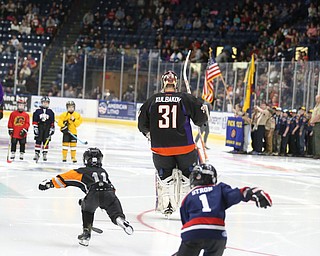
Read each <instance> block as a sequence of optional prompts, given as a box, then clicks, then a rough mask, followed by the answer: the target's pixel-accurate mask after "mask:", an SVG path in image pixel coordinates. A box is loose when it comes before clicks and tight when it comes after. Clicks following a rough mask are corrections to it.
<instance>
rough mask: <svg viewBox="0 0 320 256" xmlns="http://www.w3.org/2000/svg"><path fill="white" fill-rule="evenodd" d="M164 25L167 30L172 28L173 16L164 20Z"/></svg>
mask: <svg viewBox="0 0 320 256" xmlns="http://www.w3.org/2000/svg"><path fill="white" fill-rule="evenodd" d="M164 27H165V29H166V30H171V29H172V28H173V19H172V18H171V16H168V17H167V19H166V20H165V22H164Z"/></svg>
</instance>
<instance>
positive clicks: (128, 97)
mask: <svg viewBox="0 0 320 256" xmlns="http://www.w3.org/2000/svg"><path fill="white" fill-rule="evenodd" d="M122 100H123V101H127V102H134V88H133V85H129V86H128V88H127V90H126V92H125V93H124V94H123V96H122Z"/></svg>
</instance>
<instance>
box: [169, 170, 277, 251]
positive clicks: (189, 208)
mask: <svg viewBox="0 0 320 256" xmlns="http://www.w3.org/2000/svg"><path fill="white" fill-rule="evenodd" d="M189 179H190V186H191V188H192V190H191V191H190V192H189V193H188V194H187V196H186V197H185V198H184V200H183V201H182V204H181V208H180V215H181V221H182V224H183V226H182V230H181V238H182V242H181V245H180V248H179V251H178V252H177V254H175V255H176V256H196V255H199V253H200V251H201V250H202V249H203V250H204V254H203V255H204V256H221V255H222V254H223V252H224V249H225V246H226V242H227V234H226V230H225V222H224V220H225V211H226V209H228V208H229V207H231V206H233V205H235V204H238V203H240V202H241V201H244V202H248V201H249V200H253V201H255V202H256V205H257V207H261V208H267V207H268V206H271V205H272V200H271V198H270V196H269V195H268V194H267V193H266V192H264V191H263V190H261V189H259V188H249V187H244V188H242V189H238V188H234V189H233V188H231V187H230V186H229V185H227V184H225V183H222V182H220V183H219V184H217V172H216V170H215V168H214V167H213V166H212V165H210V164H201V165H197V166H195V167H194V169H193V171H192V172H191V174H190V178H189Z"/></svg>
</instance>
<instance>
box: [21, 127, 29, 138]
mask: <svg viewBox="0 0 320 256" xmlns="http://www.w3.org/2000/svg"><path fill="white" fill-rule="evenodd" d="M27 132H28V131H27V129H26V128H23V129H22V130H21V131H20V133H19V135H20V136H21V137H24V136H25V135H26V134H27Z"/></svg>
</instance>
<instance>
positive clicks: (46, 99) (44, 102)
mask: <svg viewBox="0 0 320 256" xmlns="http://www.w3.org/2000/svg"><path fill="white" fill-rule="evenodd" d="M49 104H50V99H49V97H48V96H43V97H42V98H41V106H42V107H43V108H48V107H49Z"/></svg>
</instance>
